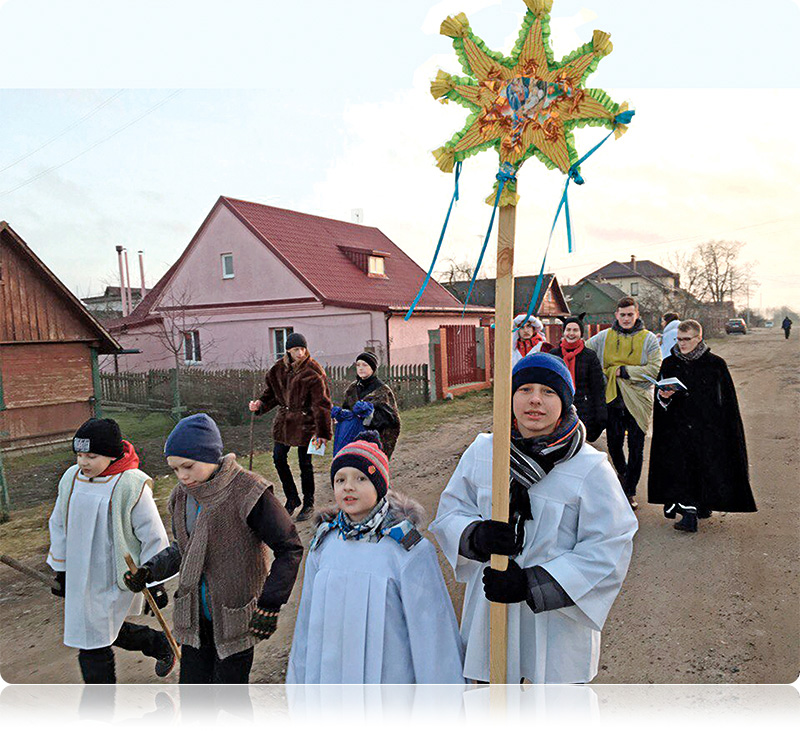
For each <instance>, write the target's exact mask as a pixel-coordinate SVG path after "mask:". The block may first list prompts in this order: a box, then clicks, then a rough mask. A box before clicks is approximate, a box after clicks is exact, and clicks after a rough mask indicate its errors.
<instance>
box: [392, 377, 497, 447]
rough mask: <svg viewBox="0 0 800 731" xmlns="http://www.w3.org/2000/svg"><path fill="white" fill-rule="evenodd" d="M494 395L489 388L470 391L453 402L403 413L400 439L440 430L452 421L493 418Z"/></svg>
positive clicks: (433, 404)
mask: <svg viewBox="0 0 800 731" xmlns="http://www.w3.org/2000/svg"><path fill="white" fill-rule="evenodd" d="M492 393H493V391H492V389H488V388H487V389H485V390H483V391H469V392H468V393H465V394H464V395H463V396H457V397H456V398H454V399H453V400H452V401H434V402H433V403H431V404H428V405H427V406H419V407H417V408H415V409H409V410H408V411H403V412H402V415H401V417H400V422H401V431H400V439H401V440H402V438H403V436H404V435H406V436H413V435H415V434H420V433H422V432H426V431H432V430H433V429H438V428H440V427H441V426H442V422H444V421H447V420H450V419H456V418H458V419H463V418H469V417H472V416H491V414H492Z"/></svg>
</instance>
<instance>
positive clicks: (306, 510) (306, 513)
mask: <svg viewBox="0 0 800 731" xmlns="http://www.w3.org/2000/svg"><path fill="white" fill-rule="evenodd" d="M313 514H314V503H307V502H304V503H303V507H302V509H301V510H300V512H299V513H298V514H297V517H296V518H295V520H296V521H297V522H298V523H299V522H301V521H303V520H308V519H309V518H310V517H311V516H312V515H313Z"/></svg>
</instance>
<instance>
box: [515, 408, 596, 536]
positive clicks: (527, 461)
mask: <svg viewBox="0 0 800 731" xmlns="http://www.w3.org/2000/svg"><path fill="white" fill-rule="evenodd" d="M585 442H586V428H585V427H584V426H583V423H582V422H581V421H580V419H578V412H577V411H576V410H575V407H574V406H570V408H569V411H568V412H567V414H566V416H565V417H564V418H563V419H562V420H561V422H560V423H559V425H558V426H557V427H556V429H555V431H554V432H553V433H552V434H548V435H547V436H543V437H533V438H529V439H526V438H524V437H523V436H522V435H521V434H520V433H519V432H517V431H516V430H515V429H512V431H511V504H510V509H509V512H510V514H511V517H510V519H509V523H511V525H513V526H514V530H515V533H516V535H517V545H518V546H519V547H520V549H521V548H522V545H523V544H524V542H525V521H526V520H532V519H533V514H532V512H531V500H530V495H529V494H528V491H529V490H531V489H532V488H533V487H535V485H536V483H537V482H540V481H541V480H543V479H544V478H545V477H546V476H547V474H548V473H549V472H550V470H552V469H553V467H555V466H556V465H557V464H561V463H562V462H566V461H567V460H568V459H572V457H574V456H575V455H576V454H577V453H578V452H579V451H580V449H581V447H583V445H584V443H585Z"/></svg>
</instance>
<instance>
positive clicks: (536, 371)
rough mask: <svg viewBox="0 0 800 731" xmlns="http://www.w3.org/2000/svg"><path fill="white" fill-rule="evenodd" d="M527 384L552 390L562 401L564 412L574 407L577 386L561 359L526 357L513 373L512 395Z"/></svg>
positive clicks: (531, 355) (543, 354) (540, 356)
mask: <svg viewBox="0 0 800 731" xmlns="http://www.w3.org/2000/svg"><path fill="white" fill-rule="evenodd" d="M526 383H541V384H542V385H544V386H548V387H549V388H552V389H553V390H554V391H555V392H556V393H557V394H558V397H559V398H560V399H561V404H562V406H563V411H566V410H567V409H568V408H569V407H570V406H572V401H573V399H574V398H575V386H574V385H573V383H572V376H571V375H570V372H569V368H567V364H566V363H564V361H563V360H561V358H557V357H556V356H555V355H550V354H549V353H531V354H530V355H526V356H525V357H524V358H523V359H522V360H520V361H519V362H518V363H517V365H515V366H514V370H512V371H511V393H512V394H514V393H516V392H517V389H518V388H519V387H520V386H524V385H525V384H526ZM562 413H563V412H562Z"/></svg>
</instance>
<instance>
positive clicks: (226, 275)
mask: <svg viewBox="0 0 800 731" xmlns="http://www.w3.org/2000/svg"><path fill="white" fill-rule="evenodd" d="M226 259H227V260H228V261H230V263H231V267H230V272H227V271H226V269H225V261H226ZM219 260H220V264H221V265H222V278H223V279H233V278H234V277H235V276H236V274H235V273H234V269H233V253H232V252H230V251H229V252H228V253H226V254H220V256H219Z"/></svg>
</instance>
